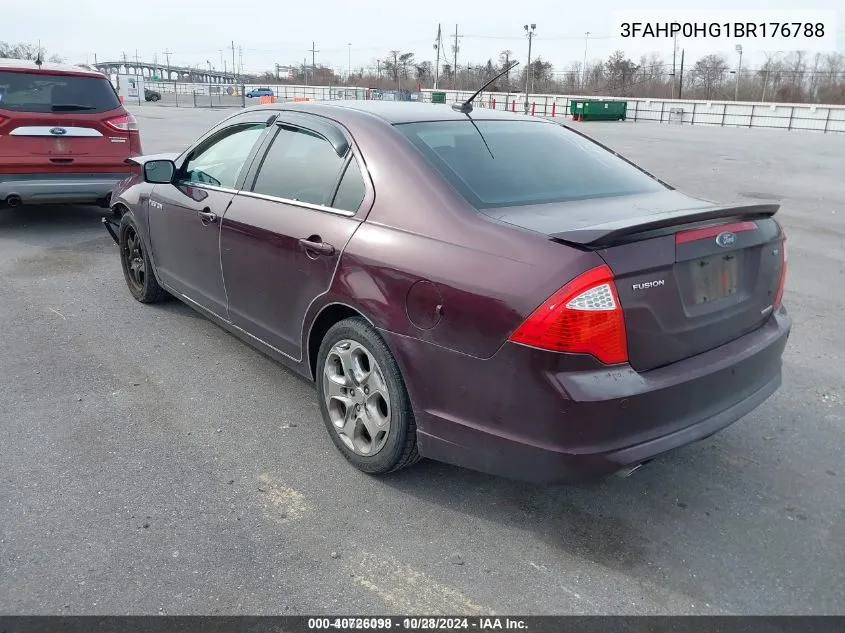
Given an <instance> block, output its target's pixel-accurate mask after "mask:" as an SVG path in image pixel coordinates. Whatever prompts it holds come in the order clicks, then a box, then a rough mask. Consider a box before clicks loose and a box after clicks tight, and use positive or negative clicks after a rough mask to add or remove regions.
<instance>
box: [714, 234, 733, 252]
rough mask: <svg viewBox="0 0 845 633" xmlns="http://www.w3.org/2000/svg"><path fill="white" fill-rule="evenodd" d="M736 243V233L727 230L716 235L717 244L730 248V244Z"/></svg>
mask: <svg viewBox="0 0 845 633" xmlns="http://www.w3.org/2000/svg"><path fill="white" fill-rule="evenodd" d="M734 244H736V233H731V232H730V231H725V232H724V233H719V234H718V235H717V236H716V245H717V246H721V247H722V248H728V247H729V246H733V245H734Z"/></svg>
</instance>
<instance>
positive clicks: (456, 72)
mask: <svg viewBox="0 0 845 633" xmlns="http://www.w3.org/2000/svg"><path fill="white" fill-rule="evenodd" d="M458 37H459V35H458V25H457V24H456V25H455V45H454V46H453V47H452V50H453V51H454V52H455V63H454V64H453V65H452V73H453V75H454V77H455V79H454V81H453V82H452V83H453V84H454V85H453V86H452V88H454V89H455V90H457V89H458V50H459V49H460V47H459V46H458Z"/></svg>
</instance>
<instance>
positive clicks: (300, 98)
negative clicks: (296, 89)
mask: <svg viewBox="0 0 845 633" xmlns="http://www.w3.org/2000/svg"><path fill="white" fill-rule="evenodd" d="M293 100H294V101H311V99H310V98H309V97H294V98H293Z"/></svg>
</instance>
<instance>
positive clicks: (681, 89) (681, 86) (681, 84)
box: [678, 48, 684, 99]
mask: <svg viewBox="0 0 845 633" xmlns="http://www.w3.org/2000/svg"><path fill="white" fill-rule="evenodd" d="M683 92H684V49H683V48H682V49H681V77H680V79H679V81H678V99H680V98H681V95H682V94H683Z"/></svg>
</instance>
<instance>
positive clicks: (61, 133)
mask: <svg viewBox="0 0 845 633" xmlns="http://www.w3.org/2000/svg"><path fill="white" fill-rule="evenodd" d="M50 134H52V135H53V136H64V135H65V134H67V130H66V129H64V128H63V127H54V128H50Z"/></svg>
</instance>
